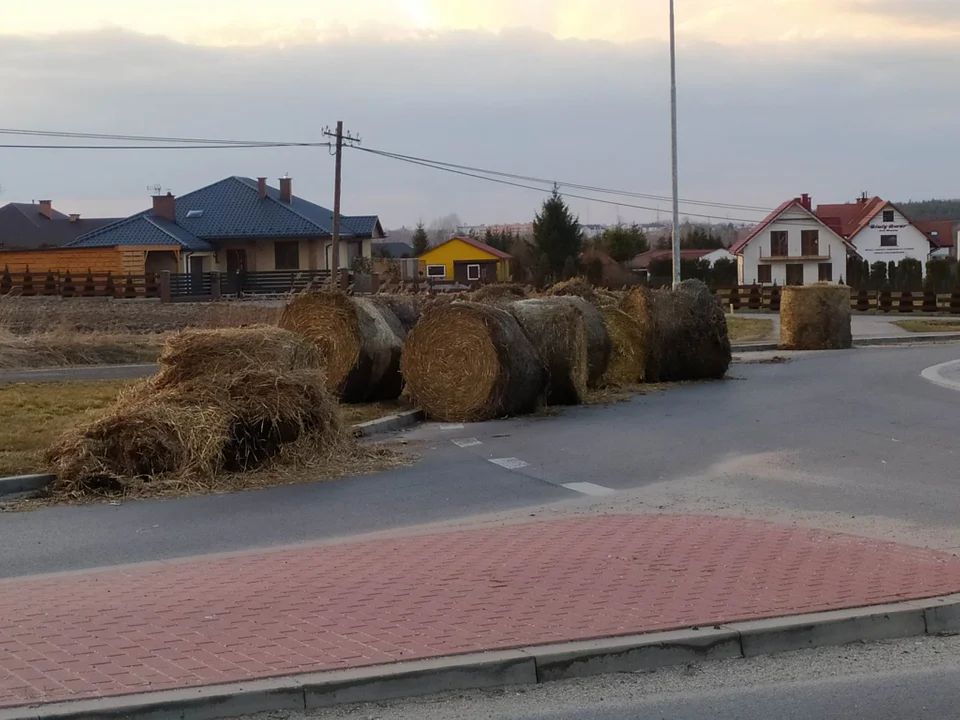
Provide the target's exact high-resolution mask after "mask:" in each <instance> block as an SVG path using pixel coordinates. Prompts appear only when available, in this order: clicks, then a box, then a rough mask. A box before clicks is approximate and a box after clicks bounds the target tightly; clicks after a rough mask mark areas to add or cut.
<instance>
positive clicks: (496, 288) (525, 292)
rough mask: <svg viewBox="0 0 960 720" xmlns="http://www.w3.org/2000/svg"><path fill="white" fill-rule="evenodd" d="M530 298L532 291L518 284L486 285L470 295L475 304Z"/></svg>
mask: <svg viewBox="0 0 960 720" xmlns="http://www.w3.org/2000/svg"><path fill="white" fill-rule="evenodd" d="M528 297H530V291H529V289H528V288H526V287H524V286H523V285H518V284H516V283H491V284H490V285H484V286H483V287H481V288H480V289H479V290H476V291H474V292H473V293H471V295H470V300H472V301H473V302H485V303H495V302H498V301H512V300H523V299H524V298H528Z"/></svg>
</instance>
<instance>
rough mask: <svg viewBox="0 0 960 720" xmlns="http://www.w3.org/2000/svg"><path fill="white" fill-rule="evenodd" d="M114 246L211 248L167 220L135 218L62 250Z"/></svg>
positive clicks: (127, 219) (135, 216)
mask: <svg viewBox="0 0 960 720" xmlns="http://www.w3.org/2000/svg"><path fill="white" fill-rule="evenodd" d="M117 245H180V246H181V247H183V248H185V249H187V250H197V251H199V250H212V249H213V248H212V247H211V245H210V244H209V243H208V242H206V241H204V240H201V239H200V238H198V237H196V236H195V235H192V234H191V233H189V232H187V231H186V230H184V229H183V228H182V227H179V226H178V225H176V224H175V223H172V222H170V221H169V220H164V219H163V218H159V217H157V216H155V215H153V214H152V213H151V214H150V215H134V216H133V217H129V218H126V219H125V220H120V221H118V222H115V223H112V224H111V225H106V226H105V227H102V228H99V229H98V230H94V231H93V232H90V233H87V234H86V235H83V236H82V237H79V238H77V239H76V240H74V241H72V242H69V243H67V244H66V245H64V247H116V246H117Z"/></svg>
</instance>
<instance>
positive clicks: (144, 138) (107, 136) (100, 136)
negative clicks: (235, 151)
mask: <svg viewBox="0 0 960 720" xmlns="http://www.w3.org/2000/svg"><path fill="white" fill-rule="evenodd" d="M0 135H23V136H30V137H49V138H69V139H84V140H117V141H135V142H150V143H193V144H202V145H227V146H231V145H242V146H245V147H249V146H255V147H272V146H278V147H298V146H303V147H315V146H317V145H318V143H304V142H289V141H267V140H220V139H210V138H189V137H168V136H156V135H120V134H116V133H84V132H65V131H59V130H23V129H19V128H0Z"/></svg>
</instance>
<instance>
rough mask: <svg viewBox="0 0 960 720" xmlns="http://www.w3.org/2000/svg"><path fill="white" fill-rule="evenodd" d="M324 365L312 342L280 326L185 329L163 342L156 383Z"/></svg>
mask: <svg viewBox="0 0 960 720" xmlns="http://www.w3.org/2000/svg"><path fill="white" fill-rule="evenodd" d="M323 364H324V363H323V357H322V356H321V355H320V352H319V350H318V349H317V347H316V346H315V345H314V344H313V343H311V342H308V341H307V340H305V339H303V338H301V337H299V336H298V335H295V334H293V333H291V332H289V331H287V330H282V329H280V328H278V327H272V326H269V325H257V326H255V327H252V328H224V329H220V330H184V331H183V332H180V333H178V334H176V335H174V336H173V337H171V338H170V339H168V340H167V342H166V344H165V345H164V347H163V351H162V352H161V353H160V371H159V373H158V374H157V377H156V378H154V380H153V383H154V386H155V387H156V388H158V389H159V388H163V387H168V386H171V385H180V384H183V383H186V382H190V381H192V380H196V379H198V378H202V377H209V376H211V375H227V374H231V373H235V372H240V371H243V370H250V369H254V368H258V367H261V366H263V365H267V366H269V367H271V368H275V369H276V370H277V371H279V372H287V371H293V370H312V371H314V372H319V371H321V369H322V368H323Z"/></svg>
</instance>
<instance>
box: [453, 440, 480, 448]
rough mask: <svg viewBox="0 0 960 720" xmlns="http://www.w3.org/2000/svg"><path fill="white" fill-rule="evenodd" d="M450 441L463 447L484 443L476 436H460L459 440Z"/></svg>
mask: <svg viewBox="0 0 960 720" xmlns="http://www.w3.org/2000/svg"><path fill="white" fill-rule="evenodd" d="M450 442H452V443H453V444H454V445H456V446H457V447H462V448H468V447H473V446H474V445H483V443H482V442H480V441H479V440H477V439H476V438H459V439H457V440H451V441H450Z"/></svg>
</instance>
